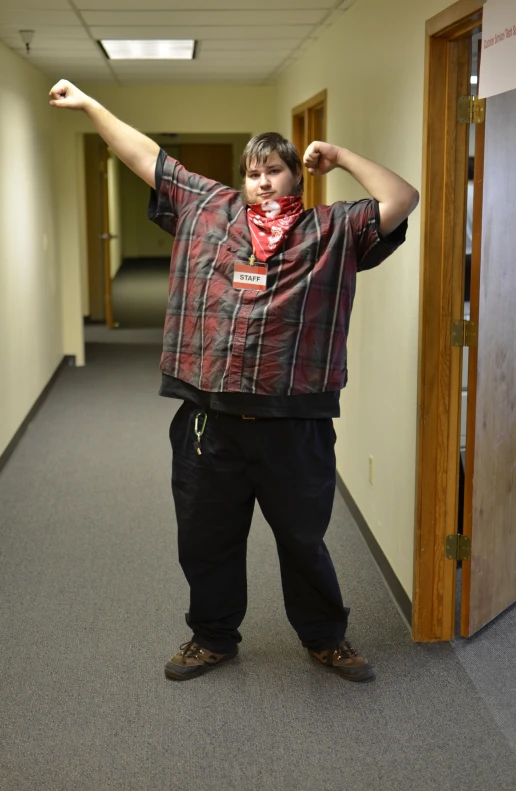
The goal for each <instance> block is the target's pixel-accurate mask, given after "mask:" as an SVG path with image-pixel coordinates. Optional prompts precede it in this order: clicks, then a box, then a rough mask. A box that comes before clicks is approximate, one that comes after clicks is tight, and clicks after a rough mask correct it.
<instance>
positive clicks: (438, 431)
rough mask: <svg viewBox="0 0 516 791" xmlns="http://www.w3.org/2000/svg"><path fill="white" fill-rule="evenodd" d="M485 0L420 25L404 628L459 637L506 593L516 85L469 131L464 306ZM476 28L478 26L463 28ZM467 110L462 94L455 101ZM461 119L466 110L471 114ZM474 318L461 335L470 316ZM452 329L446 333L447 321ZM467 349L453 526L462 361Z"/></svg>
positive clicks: (423, 636) (431, 636) (515, 516)
mask: <svg viewBox="0 0 516 791" xmlns="http://www.w3.org/2000/svg"><path fill="white" fill-rule="evenodd" d="M482 1H483V0H459V2H457V3H455V4H454V5H452V6H450V7H449V8H448V9H446V10H445V11H443V12H442V13H441V14H438V15H437V16H436V17H434V18H432V19H431V20H429V21H428V22H427V64H426V72H427V77H426V98H425V144H424V152H425V162H424V186H423V190H422V197H423V201H422V203H423V238H422V278H421V314H420V315H421V333H420V343H421V349H420V372H419V376H420V378H419V428H418V482H417V498H416V541H415V564H414V598H413V637H414V639H415V640H417V641H434V640H451V639H453V638H454V637H455V605H456V582H457V567H458V566H461V569H460V573H461V575H462V600H461V634H462V636H464V637H469V636H470V635H472V634H474V633H475V632H476V631H478V629H480V628H482V626H484V625H486V624H487V623H489V621H490V620H492V619H493V618H494V617H496V616H497V615H499V614H500V613H501V612H503V610H504V609H506V608H507V607H509V606H510V605H512V604H514V603H515V602H516V489H515V483H516V474H515V468H516V355H515V353H514V347H515V344H516V312H515V310H514V306H515V305H516V268H515V266H514V253H513V244H514V243H513V240H512V227H513V225H514V217H515V216H516V152H515V151H514V146H513V145H511V140H512V138H513V129H514V128H515V124H516V91H513V92H511V93H507V94H502V95H501V96H498V97H494V98H492V99H489V100H488V101H487V103H486V108H485V109H486V112H485V123H484V124H478V125H477V127H476V135H475V151H474V153H475V156H474V159H475V167H474V179H473V180H474V199H473V233H472V249H471V279H470V295H471V300H470V305H469V308H470V316H469V317H465V316H464V310H463V309H464V280H465V278H464V272H465V253H466V246H465V237H466V234H465V227H466V223H465V219H466V211H465V208H466V191H467V162H468V153H470V151H469V146H468V144H467V138H466V136H465V128H464V124H462V123H461V115H462V110H459V108H460V107H461V102H462V99H461V96H462V95H463V94H467V93H469V84H468V83H469V79H470V74H469V71H468V63H469V59H470V54H471V46H470V43H471V37H472V35H473V36H474V35H475V34H478V31H479V30H480V29H481V28H480V26H481V24H482ZM475 32H476V33H475ZM466 105H467V107H468V112H467V113H466V118H468V113H469V112H471V111H472V108H473V106H474V102H473V103H472V102H466ZM470 120H471V118H470ZM465 318H469V319H470V320H471V321H472V322H473V324H474V325H476V328H477V331H478V332H477V339H476V340H475V332H473V333H472V339H471V341H468V340H467V339H466V335H467V331H469V330H470V329H475V327H473V328H471V325H469V326H467V323H466V322H464V319H465ZM457 330H458V332H457ZM465 345H468V346H469V355H468V378H467V389H468V393H467V399H468V404H467V430H466V464H465V494H464V508H463V524H462V533H463V535H461V530H460V529H459V528H460V527H461V526H460V525H459V524H458V519H457V513H458V504H459V469H458V468H459V464H458V460H459V446H460V433H461V431H460V400H461V389H462V361H463V352H464V349H463V348H461V347H464V346H465Z"/></svg>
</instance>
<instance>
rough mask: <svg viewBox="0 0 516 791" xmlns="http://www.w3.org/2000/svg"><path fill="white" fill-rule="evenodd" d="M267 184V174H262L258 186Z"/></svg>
mask: <svg viewBox="0 0 516 791" xmlns="http://www.w3.org/2000/svg"><path fill="white" fill-rule="evenodd" d="M268 183H269V174H268V173H262V174H261V176H260V185H262V184H268Z"/></svg>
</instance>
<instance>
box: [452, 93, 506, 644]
mask: <svg viewBox="0 0 516 791" xmlns="http://www.w3.org/2000/svg"><path fill="white" fill-rule="evenodd" d="M515 128H516V91H512V92H510V93H505V94H501V95H500V96H495V97H492V98H490V99H488V100H487V106H486V122H485V148H484V173H483V183H484V186H483V208H482V242H481V266H480V271H479V273H478V277H479V304H478V327H479V332H478V349H477V355H476V360H475V361H474V363H476V366H475V367H476V377H477V382H476V410H475V431H474V435H475V436H474V470H473V485H472V490H473V491H472V507H471V519H470V520H469V524H468V520H467V519H466V520H465V533H466V534H468V533H470V535H471V561H470V562H468V563H466V564H463V590H462V617H461V634H462V635H463V636H464V637H469V636H470V635H472V634H473V633H474V632H476V631H478V630H479V629H481V628H482V627H483V626H484V625H485V624H486V623H488V622H489V621H490V620H492V619H493V618H495V617H496V616H497V615H498V614H499V613H501V612H502V611H503V610H505V609H506V608H507V607H509V606H510V605H511V604H513V603H514V602H516V486H515V484H516V474H515V468H516V353H515V348H516V309H515V306H516V261H515V253H514V239H513V232H514V218H515V217H516V150H515V147H514V143H513V130H514V129H515ZM473 253H474V251H473ZM473 258H474V254H473ZM474 268H475V267H474V262H473V260H472V294H473V290H474V288H473V278H474V276H475V272H474ZM472 311H473V299H472ZM472 318H473V315H472ZM471 352H472V349H470V355H471ZM472 356H473V355H472Z"/></svg>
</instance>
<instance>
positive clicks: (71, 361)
mask: <svg viewBox="0 0 516 791" xmlns="http://www.w3.org/2000/svg"><path fill="white" fill-rule="evenodd" d="M68 365H71V366H74V365H75V355H65V356H64V357H63V359H62V360H61V362H60V363H59V365H58V366H57V368H56V370H55V371H54V373H53V374H52V377H51V378H50V381H49V382H48V383H47V384H46V385H45V387H44V389H43V390H42V392H41V393H40V395H39V397H38V399H37V400H36V402H35V403H34V405H33V406H32V408H31V410H30V411H29V413H28V414H27V416H26V417H25V420H24V421H23V423H22V424H21V426H20V427H19V429H18V431H17V432H16V434H15V435H14V437H13V438H12V440H11V441H10V443H9V444H8V446H7V447H6V449H5V450H4V452H3V453H2V455H1V456H0V473H1V472H2V470H3V468H4V467H5V465H6V464H7V462H8V461H9V459H10V458H11V456H12V455H13V453H14V451H15V450H16V447H17V445H18V443H19V442H20V440H21V438H22V437H23V435H24V434H25V432H26V431H27V428H28V427H29V424H30V423H31V422H32V421H33V420H34V418H35V416H36V414H37V412H38V411H39V410H40V409H41V406H42V405H43V402H44V401H45V399H46V397H47V396H48V394H49V392H50V390H51V389H52V387H53V386H54V384H55V382H56V380H57V377H58V376H59V374H60V372H61V369H62V368H64V367H65V366H68Z"/></svg>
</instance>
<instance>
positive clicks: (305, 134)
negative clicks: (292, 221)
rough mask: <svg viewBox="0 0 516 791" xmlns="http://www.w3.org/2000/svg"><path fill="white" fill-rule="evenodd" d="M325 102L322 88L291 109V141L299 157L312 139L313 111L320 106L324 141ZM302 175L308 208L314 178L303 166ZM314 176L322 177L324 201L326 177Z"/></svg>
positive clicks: (326, 100) (305, 201)
mask: <svg viewBox="0 0 516 791" xmlns="http://www.w3.org/2000/svg"><path fill="white" fill-rule="evenodd" d="M327 102H328V91H326V90H324V91H321V92H320V93H317V94H316V95H315V96H312V97H311V98H310V99H307V100H306V101H305V102H302V104H298V105H297V107H294V109H293V110H292V142H293V143H294V145H295V147H296V148H297V150H298V152H299V156H300V157H301V158H302V157H303V154H304V152H305V149H306V148H307V146H308V145H309V144H310V143H311V142H312V141H313V140H314V133H313V128H314V122H313V118H314V112H315V111H316V110H318V109H320V108H322V111H323V120H322V124H323V134H322V135H321V138H322V140H323V141H326V131H327V128H328V127H327V114H328V108H327ZM303 177H304V182H305V196H304V203H305V207H306V208H307V209H310V208H312V207H313V206H314V205H315V201H314V194H315V189H314V187H315V180H314V177H313V176H310V175H309V174H308V170H307V169H306V168H305V167H303ZM315 178H319V179H322V181H321V191H322V203H324V202H325V201H326V179H324V178H323V177H322V176H317V177H315Z"/></svg>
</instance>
